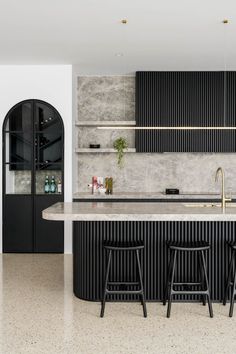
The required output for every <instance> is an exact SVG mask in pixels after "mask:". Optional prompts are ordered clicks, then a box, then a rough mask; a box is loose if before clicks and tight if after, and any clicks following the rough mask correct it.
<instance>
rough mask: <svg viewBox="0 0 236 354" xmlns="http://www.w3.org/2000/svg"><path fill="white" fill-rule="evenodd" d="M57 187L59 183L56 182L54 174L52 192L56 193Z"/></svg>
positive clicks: (51, 185)
mask: <svg viewBox="0 0 236 354" xmlns="http://www.w3.org/2000/svg"><path fill="white" fill-rule="evenodd" d="M56 189H57V185H56V182H55V178H54V176H52V179H51V184H50V192H51V193H56Z"/></svg>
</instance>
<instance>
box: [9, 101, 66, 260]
mask: <svg viewBox="0 0 236 354" xmlns="http://www.w3.org/2000/svg"><path fill="white" fill-rule="evenodd" d="M46 176H49V177H52V176H54V177H55V180H56V182H57V183H58V182H59V180H60V181H61V184H62V191H61V192H60V191H59V192H60V193H59V192H58V191H56V193H53V194H45V193H44V182H45V178H46ZM63 200H64V127H63V121H62V118H61V117H60V115H59V113H58V112H57V110H56V109H55V108H54V107H52V106H51V105H50V104H48V103H46V102H43V101H40V100H33V99H32V100H26V101H23V102H20V103H18V104H17V105H15V106H14V107H13V108H12V109H11V110H10V111H9V112H8V114H7V116H6V118H5V120H4V123H3V252H19V253H21V252H36V253H37V252H39V253H41V252H46V253H63V252H64V226H63V222H56V223H54V222H52V221H47V220H43V219H42V210H43V209H45V208H47V207H49V206H50V205H52V204H54V203H56V202H59V201H63Z"/></svg>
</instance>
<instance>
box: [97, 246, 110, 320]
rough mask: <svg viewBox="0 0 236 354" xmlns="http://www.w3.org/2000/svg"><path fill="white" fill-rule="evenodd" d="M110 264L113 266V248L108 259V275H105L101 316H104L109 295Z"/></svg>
mask: <svg viewBox="0 0 236 354" xmlns="http://www.w3.org/2000/svg"><path fill="white" fill-rule="evenodd" d="M110 266H111V250H110V251H109V255H108V261H107V269H106V275H105V283H104V291H103V299H102V307H101V313H100V317H103V316H104V311H105V303H106V296H107V283H108V277H109V272H110Z"/></svg>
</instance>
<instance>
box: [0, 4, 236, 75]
mask: <svg viewBox="0 0 236 354" xmlns="http://www.w3.org/2000/svg"><path fill="white" fill-rule="evenodd" d="M122 18H127V19H128V24H127V25H122V24H121V23H120V20H121V19H122ZM224 18H228V19H229V20H230V24H229V25H227V28H226V27H224V25H223V24H222V20H223V19H224ZM225 32H227V33H225ZM235 38H236V1H235V0H225V1H223V0H178V1H177V0H167V1H164V0H162V1H160V0H159V1H158V0H145V1H144V0H119V1H114V0H100V1H97V0H70V1H68V0H60V1H58V0H50V1H48V0H40V1H37V5H36V3H35V1H32V0H21V1H10V0H8V1H1V12H0V51H1V55H0V64H21V63H22V64H56V63H57V64H69V63H72V64H73V65H78V69H79V70H78V71H79V74H80V75H96V74H97V75H101V74H103V75H104V74H108V75H109V74H115V75H116V74H124V73H133V72H135V71H138V70H223V69H224V53H226V57H227V68H228V70H236V46H235ZM116 53H123V54H124V56H123V57H117V56H115V54H116Z"/></svg>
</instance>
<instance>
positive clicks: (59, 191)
mask: <svg viewBox="0 0 236 354" xmlns="http://www.w3.org/2000/svg"><path fill="white" fill-rule="evenodd" d="M61 192H62V184H61V179H60V178H59V179H58V182H57V193H60V194H61Z"/></svg>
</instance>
